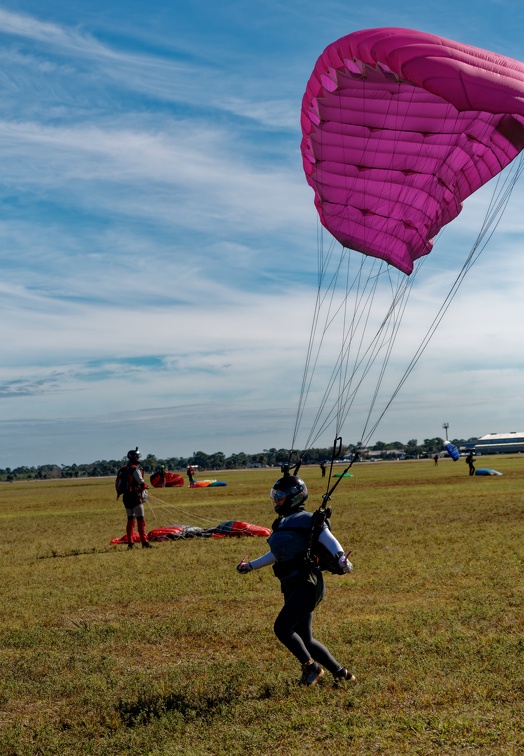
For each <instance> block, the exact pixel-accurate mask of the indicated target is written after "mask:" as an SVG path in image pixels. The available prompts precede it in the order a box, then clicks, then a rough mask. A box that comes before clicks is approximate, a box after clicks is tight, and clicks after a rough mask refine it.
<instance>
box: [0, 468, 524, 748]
mask: <svg viewBox="0 0 524 756" xmlns="http://www.w3.org/2000/svg"><path fill="white" fill-rule="evenodd" d="M479 462H480V460H479ZM479 466H480V465H479ZM482 466H485V467H494V468H495V469H497V470H500V471H501V472H503V473H504V475H503V477H501V478H480V477H475V478H470V477H469V476H468V474H467V472H468V471H467V467H466V465H465V464H464V463H463V462H457V463H456V464H454V463H452V462H451V461H448V460H442V461H441V462H440V464H439V466H438V467H434V465H433V462H432V461H431V460H429V461H413V462H401V463H376V464H361V465H358V466H355V468H354V469H353V471H352V472H353V473H354V477H353V478H351V479H348V480H343V482H342V483H341V484H340V485H339V488H338V489H337V492H336V494H335V496H334V500H333V508H334V515H333V528H334V531H335V534H336V535H337V537H338V538H339V540H340V541H341V542H342V543H343V544H344V545H346V547H347V548H351V549H352V555H351V559H352V561H353V562H354V564H355V572H354V573H353V575H350V576H346V577H336V576H326V583H327V588H328V595H327V598H326V600H325V601H324V602H323V603H322V604H321V605H320V607H319V608H318V610H317V612H316V617H315V634H316V635H317V637H318V638H319V639H320V640H322V641H324V642H325V643H326V644H327V645H328V646H329V648H330V649H331V650H332V651H333V653H334V654H335V656H336V657H337V658H339V659H340V660H341V661H342V662H343V663H345V664H347V665H349V666H350V667H351V669H352V670H353V671H354V673H355V674H356V676H357V678H358V680H357V684H356V685H355V686H354V687H353V688H352V689H349V690H343V691H337V690H333V689H332V688H331V687H330V684H329V683H326V684H323V685H319V686H317V687H315V688H313V689H311V690H304V689H302V688H299V687H297V685H296V680H297V679H298V677H299V671H300V670H299V668H298V665H297V663H296V662H295V660H294V659H293V658H292V657H291V656H290V655H289V653H288V652H287V651H286V650H285V649H284V648H283V647H281V646H280V645H279V643H278V642H277V640H276V638H275V637H274V635H273V630H272V626H273V621H274V618H275V616H276V615H277V613H278V611H279V608H280V606H281V594H280V592H279V587H278V581H277V580H276V579H275V578H274V577H273V575H272V571H271V570H270V569H267V570H262V571H260V572H256V573H251V574H249V575H246V576H240V575H238V574H237V573H236V571H235V565H236V564H237V563H238V562H239V561H240V560H241V558H242V557H243V556H244V555H245V554H247V553H248V554H249V555H250V557H251V558H254V557H256V556H258V555H260V554H262V553H263V552H264V551H265V550H266V543H265V540H264V539H263V538H253V539H241V540H240V539H238V540H237V539H217V540H215V539H206V540H191V541H182V542H165V543H160V544H158V545H156V548H155V549H154V550H153V551H149V552H147V551H142V550H141V549H136V548H135V549H134V550H133V551H132V552H128V550H127V549H126V548H125V547H123V546H110V545H109V541H110V539H111V538H113V537H115V536H121V535H123V533H124V532H125V513H124V509H123V506H122V504H121V503H120V502H118V503H117V502H115V500H114V492H113V481H112V480H109V479H93V480H77V481H72V480H67V481H41V482H36V481H28V482H15V483H12V484H8V483H4V484H0V525H1V527H2V545H1V548H0V569H1V574H2V576H3V581H2V601H1V603H0V672H1V674H0V754H1V755H2V756H3V755H4V754H9V755H10V756H11V755H12V756H14V755H15V754H16V756H26V755H28V756H29V755H30V754H31V755H32V754H45V755H46V756H47V754H61V756H67V755H68V754H97V755H98V754H104V755H106V754H107V755H108V756H109V755H110V754H125V753H141V754H191V755H193V754H194V755H195V756H200V755H201V754H202V755H204V754H206V755H207V754H239V756H240V754H242V755H243V756H248V755H250V754H252V755H253V756H254V755H255V754H275V753H280V754H285V755H289V756H294V755H297V756H298V755H301V754H326V755H328V754H338V753H341V752H344V751H345V752H346V753H351V754H388V755H390V754H393V755H394V756H401V755H402V754H422V755H425V754H440V755H442V754H445V755H446V756H448V755H451V754H461V755H462V754H485V756H493V755H495V754H501V755H502V754H503V755H504V756H506V755H508V754H521V753H523V752H524V735H523V732H522V721H523V719H524V716H523V715H524V712H523V708H524V705H523V702H524V671H523V669H524V664H523V655H524V613H523V604H524V583H523V577H522V576H523V560H524V496H523V491H524V458H523V457H514V458H511V457H494V458H482ZM302 475H303V477H304V478H305V480H306V482H307V483H308V486H309V488H310V493H311V496H310V503H311V506H314V505H316V503H317V502H319V501H320V496H321V494H322V493H323V490H324V489H323V484H322V481H321V478H320V473H319V470H318V467H314V468H311V469H309V468H304V469H303V470H302ZM277 476H278V472H277V471H275V470H253V471H231V472H220V473H219V474H217V476H216V477H220V478H221V479H223V480H225V481H227V483H228V485H227V487H225V488H214V489H200V490H190V489H188V488H184V489H163V490H160V491H155V490H152V498H151V504H152V509H149V511H148V528H152V527H155V526H160V525H172V524H176V523H184V524H188V525H199V526H201V527H208V526H212V525H216V524H218V523H219V522H221V521H223V520H229V519H240V520H247V521H248V522H252V523H256V524H259V525H266V526H270V524H271V522H272V520H273V516H272V510H271V505H270V502H269V497H268V492H269V488H270V486H271V484H272V482H274V479H275V478H276V477H277Z"/></svg>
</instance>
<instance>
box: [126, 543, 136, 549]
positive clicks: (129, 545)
mask: <svg viewBox="0 0 524 756" xmlns="http://www.w3.org/2000/svg"><path fill="white" fill-rule="evenodd" d="M134 545H135V544H134V543H128V544H127V548H128V549H132V548H133V546H134Z"/></svg>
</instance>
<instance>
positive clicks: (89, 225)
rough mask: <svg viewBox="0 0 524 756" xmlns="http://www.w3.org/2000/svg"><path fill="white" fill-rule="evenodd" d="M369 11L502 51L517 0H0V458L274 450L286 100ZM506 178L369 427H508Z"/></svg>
mask: <svg viewBox="0 0 524 756" xmlns="http://www.w3.org/2000/svg"><path fill="white" fill-rule="evenodd" d="M376 26H407V27H410V28H414V29H421V30H423V31H428V32H432V33H435V34H439V35H442V36H445V37H450V38H452V39H457V40H460V41H462V42H466V43H468V44H472V45H475V46H478V47H484V48H487V49H490V50H493V51H495V52H499V53H501V54H503V55H507V56H510V57H514V58H517V59H520V60H524V42H523V41H522V34H521V32H522V29H523V28H524V8H523V6H522V3H521V2H520V0H510V1H508V2H505V1H504V0H501V1H500V2H486V1H485V2H480V3H478V2H475V3H473V2H468V1H466V2H463V3H460V4H459V3H457V2H456V1H455V0H454V1H453V2H450V1H448V0H444V1H443V2H439V3H437V2H429V3H425V4H423V6H422V7H420V8H418V9H415V10H414V9H413V4H412V3H411V2H409V3H408V2H402V1H400V2H397V3H394V4H392V3H389V2H385V0H379V1H378V2H374V3H370V4H365V5H362V4H360V5H355V4H350V3H347V2H332V1H331V0H323V2H322V3H319V2H310V1H309V0H301V2H295V0H287V1H286V2H284V3H283V2H270V1H261V2H257V3H245V2H229V1H228V0H224V2H221V3H211V2H209V1H207V0H206V1H204V0H191V1H189V0H178V1H177V2H176V3H174V2H172V1H170V2H166V0H158V1H157V2H155V3H154V4H151V3H146V2H144V1H142V0H138V1H133V0H126V2H123V1H122V2H114V1H111V0H105V1H104V2H101V0H100V2H99V1H98V0H84V1H82V0H71V2H70V3H68V4H64V3H62V2H57V1H56V0H48V1H47V2H46V3H45V4H42V3H41V2H36V0H34V1H33V2H31V1H29V0H21V1H20V2H7V3H5V2H3V3H0V71H1V77H0V86H1V90H2V97H1V98H0V157H1V166H2V170H1V173H0V203H1V204H0V255H1V270H2V276H1V279H0V289H1V297H0V308H1V313H0V315H1V317H0V324H1V325H0V328H1V341H2V346H3V349H2V357H3V359H2V361H1V363H0V434H1V445H0V467H7V466H9V467H16V466H18V465H21V464H28V465H38V464H44V463H50V462H54V463H57V464H70V463H73V462H77V463H79V462H88V461H93V460H95V459H104V458H106V459H107V458H120V457H121V456H122V455H124V454H125V452H126V451H127V449H128V448H131V447H134V446H135V445H138V446H139V447H140V449H141V451H142V453H143V454H147V453H150V452H151V453H155V454H156V455H157V456H159V457H167V456H173V455H175V456H185V455H190V454H191V453H192V452H193V451H196V450H203V451H205V452H208V453H211V452H214V451H223V452H224V453H225V454H230V453H232V452H236V451H246V452H255V451H259V450H261V449H264V448H271V447H277V448H279V447H282V446H284V447H288V446H290V444H291V440H292V433H293V426H294V422H295V416H296V407H297V401H298V395H299V388H300V382H301V379H302V369H303V363H304V357H305V351H306V345H307V339H308V334H309V327H310V321H311V316H312V311H313V303H314V296H315V285H316V264H317V261H316V248H317V247H316V245H317V232H318V224H317V217H316V211H315V209H314V205H313V194H312V192H311V190H310V188H309V187H308V186H307V184H306V182H305V179H304V176H303V171H302V166H301V158H300V152H299V145H300V123H299V114H300V103H301V99H302V95H303V92H304V88H305V85H306V82H307V79H308V78H309V75H310V73H311V70H312V68H313V66H314V64H315V61H316V59H317V57H318V56H319V55H320V54H321V52H322V50H323V49H324V48H325V47H326V45H328V44H329V43H330V42H332V41H334V40H335V39H337V38H338V37H340V36H342V35H343V34H347V33H350V32H352V31H355V30H357V29H362V28H367V27H376ZM523 194H524V192H523V189H522V185H519V186H518V187H517V189H516V190H515V192H514V194H513V198H512V201H511V204H510V206H509V208H508V211H507V213H506V215H505V217H504V219H503V222H502V223H501V225H500V227H499V229H498V230H497V234H496V236H495V238H494V239H493V240H492V242H491V244H490V247H489V248H488V250H487V251H486V252H485V253H484V254H483V256H482V257H481V259H480V261H479V262H478V263H477V264H476V266H475V267H474V269H473V270H472V271H471V272H470V274H469V275H468V278H467V279H466V282H465V283H464V285H463V286H462V288H461V290H460V293H459V295H458V297H457V298H456V300H455V302H454V303H453V305H452V308H451V310H450V311H449V313H448V315H447V316H446V318H445V320H444V322H443V323H442V326H441V328H440V329H439V331H438V333H437V335H436V336H435V337H434V339H433V340H432V342H431V345H430V347H429V348H428V350H427V351H426V353H425V354H424V356H423V358H422V359H421V361H420V362H419V364H418V366H417V369H416V371H415V372H414V373H413V374H412V376H411V377H410V378H409V381H408V382H407V383H406V385H405V387H404V388H403V390H402V392H401V394H400V395H399V397H398V398H397V400H396V401H395V403H394V404H393V406H392V407H391V408H390V410H389V412H388V413H387V414H386V416H385V418H384V420H383V422H382V424H381V425H380V426H379V428H378V430H377V432H376V435H375V438H374V440H384V441H392V440H400V441H404V442H405V441H407V440H408V439H410V438H417V439H419V440H422V439H424V438H428V437H434V436H436V435H443V434H444V432H443V430H442V423H443V422H444V421H446V422H449V424H450V430H449V432H450V436H451V437H466V438H467V437H470V436H476V435H482V434H484V433H488V432H491V431H500V432H503V431H509V430H514V431H519V430H522V429H523V428H524V419H523V418H522V417H521V415H522V412H521V409H520V408H521V406H522V404H523V401H522V400H523V393H524V391H523V388H522V386H523V384H524V382H523V378H524V370H523V364H522V362H523V358H522V354H523V350H522V335H521V329H520V320H521V302H522V299H523V295H524V264H523V262H522V258H521V247H522V241H521V240H522V233H523V231H524V219H523V217H522V213H521V210H520V209H519V208H521V207H522V199H523ZM485 202H486V200H485V198H484V194H483V192H480V193H479V196H478V197H477V195H476V196H475V197H474V198H471V202H470V203H468V207H467V208H466V209H465V210H464V212H463V214H462V215H461V217H460V219H459V221H458V222H457V226H456V229H453V230H452V231H451V232H450V233H449V234H448V235H447V237H446V241H445V246H444V249H443V252H442V254H441V257H440V258H434V261H432V264H433V268H432V270H431V274H432V277H431V280H430V281H429V282H428V283H427V287H426V288H425V289H424V290H423V292H422V293H421V295H420V297H419V298H418V299H415V302H414V303H413V321H414V322H415V321H418V315H419V312H420V313H421V312H423V311H425V309H427V307H428V301H429V300H431V299H432V291H433V288H434V287H435V288H436V285H437V283H438V282H439V280H440V279H442V278H443V277H445V276H446V275H447V268H448V267H449V261H450V260H451V259H454V258H455V248H457V250H456V256H457V258H458V257H460V249H459V248H460V247H461V245H463V244H464V241H463V238H464V237H466V236H467V234H468V233H471V234H474V232H475V229H478V225H479V219H480V218H481V217H482V215H483V212H484V209H483V208H484V205H483V203H485ZM439 260H440V263H439ZM439 266H440V267H439ZM487 313H489V316H488V317H487V316H486V315H487ZM410 349H411V347H410V346H409V345H408V344H406V345H403V344H401V345H400V347H399V360H401V359H403V357H405V359H408V357H409V355H410V353H411V352H410ZM355 427H356V426H353V425H352V424H351V420H350V422H349V424H348V428H347V432H346V431H345V432H344V436H345V440H347V442H349V441H356V440H358V438H357V437H356V435H355V430H354V428H355ZM357 435H358V434H357ZM326 443H329V440H327V441H326Z"/></svg>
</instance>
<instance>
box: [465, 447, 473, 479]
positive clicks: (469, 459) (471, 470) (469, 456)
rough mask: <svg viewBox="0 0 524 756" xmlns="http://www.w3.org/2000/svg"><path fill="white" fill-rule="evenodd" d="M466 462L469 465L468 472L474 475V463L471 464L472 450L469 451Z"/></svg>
mask: <svg viewBox="0 0 524 756" xmlns="http://www.w3.org/2000/svg"><path fill="white" fill-rule="evenodd" d="M466 464H467V465H469V474H470V475H475V465H474V464H473V452H470V453H469V454H468V456H467V457H466Z"/></svg>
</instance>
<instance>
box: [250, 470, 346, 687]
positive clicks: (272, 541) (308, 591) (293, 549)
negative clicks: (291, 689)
mask: <svg viewBox="0 0 524 756" xmlns="http://www.w3.org/2000/svg"><path fill="white" fill-rule="evenodd" d="M270 496H271V499H272V500H273V508H274V510H275V512H276V513H277V515H278V517H277V519H276V520H275V522H274V523H273V528H272V529H273V532H272V534H271V536H270V537H269V538H268V544H269V547H270V551H268V552H267V553H266V554H264V555H263V556H261V557H258V559H255V560H253V561H252V562H247V561H246V560H242V562H240V564H238V565H237V570H238V572H240V573H241V574H246V573H248V572H251V571H252V570H258V569H260V568H262V567H267V566H269V565H272V566H273V572H274V573H275V575H276V577H278V579H279V580H280V586H281V590H282V593H283V594H284V606H283V608H282V609H281V611H280V613H279V615H278V617H277V618H276V620H275V624H274V631H275V635H276V636H277V638H278V640H279V641H280V642H281V643H283V644H284V646H286V648H287V649H288V650H289V651H291V653H292V654H293V655H294V656H295V657H296V658H297V659H298V661H299V662H300V663H301V665H302V676H301V678H300V681H299V684H300V685H306V686H308V687H310V686H311V685H315V684H316V683H317V682H318V681H319V680H321V679H322V677H324V674H325V673H324V669H323V667H326V669H327V670H328V671H329V672H331V674H332V675H333V678H334V686H339V685H340V684H341V683H342V682H343V681H344V680H347V681H350V682H354V681H355V677H354V676H353V675H352V674H351V672H350V671H349V670H348V669H346V667H343V666H342V665H341V664H340V663H339V662H338V661H337V660H336V659H335V658H334V657H333V656H332V655H331V654H330V652H329V651H328V650H327V648H325V646H324V645H322V643H320V642H319V641H317V640H316V639H315V638H314V637H313V633H312V621H313V611H314V609H315V608H316V607H317V606H318V604H319V603H320V602H321V601H322V599H323V598H324V594H325V588H324V581H323V578H322V572H321V570H320V569H319V567H317V566H316V565H315V564H314V562H313V561H312V560H311V559H310V557H309V555H308V551H309V545H310V538H311V532H312V524H313V523H312V518H313V513H312V512H306V511H305V510H304V503H305V501H306V499H307V498H308V490H307V487H306V484H305V483H304V481H303V480H302V479H301V478H298V477H297V476H296V475H290V474H289V472H287V471H286V470H284V475H283V477H282V478H279V480H277V481H276V483H275V484H274V486H273V488H272V489H271V493H270ZM319 541H320V543H321V544H322V545H323V546H325V547H326V548H327V549H328V550H329V552H330V553H331V554H332V555H333V557H335V559H336V560H337V561H338V565H339V567H340V569H341V571H342V572H343V573H349V572H351V571H352V569H353V566H352V564H351V562H349V561H348V559H347V557H346V555H345V553H344V550H343V548H342V546H341V545H340V543H339V542H338V541H337V539H336V538H335V537H334V536H333V535H332V533H331V531H330V530H329V528H328V526H327V524H324V525H323V529H322V531H321V533H320V537H319ZM321 665H323V666H321Z"/></svg>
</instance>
